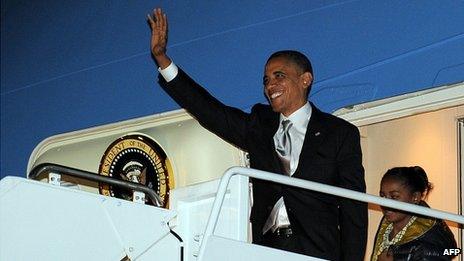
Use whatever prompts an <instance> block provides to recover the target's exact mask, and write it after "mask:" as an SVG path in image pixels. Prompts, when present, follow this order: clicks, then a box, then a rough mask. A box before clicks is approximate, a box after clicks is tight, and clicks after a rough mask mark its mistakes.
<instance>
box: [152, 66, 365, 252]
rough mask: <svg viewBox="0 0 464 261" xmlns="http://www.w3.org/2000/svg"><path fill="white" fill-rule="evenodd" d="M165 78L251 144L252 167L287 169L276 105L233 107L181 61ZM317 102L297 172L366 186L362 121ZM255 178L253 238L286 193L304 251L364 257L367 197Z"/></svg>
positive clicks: (231, 138)
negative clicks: (277, 141) (278, 143)
mask: <svg viewBox="0 0 464 261" xmlns="http://www.w3.org/2000/svg"><path fill="white" fill-rule="evenodd" d="M159 79H160V84H161V86H162V87H163V88H164V90H165V91H166V92H167V93H168V94H169V95H170V96H171V97H172V98H173V99H174V100H175V101H176V102H177V103H178V104H179V105H181V106H182V107H183V108H185V109H186V110H187V111H188V112H189V113H191V114H192V115H193V116H194V117H195V118H196V119H197V120H198V121H199V122H200V124H201V125H202V126H203V127H205V128H206V129H208V130H210V131H211V132H213V133H215V134H216V135H218V136H220V137H221V138H222V139H224V140H226V141H228V142H230V143H232V144H234V145H235V146H237V147H239V148H240V149H242V150H244V151H247V152H248V153H249V155H250V165H251V167H252V168H255V169H259V170H264V171H269V172H274V173H284V172H283V168H282V164H281V162H280V160H279V159H278V157H277V154H276V151H275V147H274V141H273V136H274V134H275V132H276V131H277V128H278V125H279V114H278V113H275V112H273V111H272V108H271V107H270V106H269V105H263V104H256V105H255V106H254V107H253V108H252V111H251V113H245V112H243V111H241V110H239V109H237V108H233V107H228V106H226V105H224V104H222V103H221V102H219V101H218V100H217V99H215V98H214V97H213V96H211V95H210V94H209V93H208V92H207V91H206V90H205V89H203V88H202V87H201V86H199V85H198V84H197V83H195V82H194V81H193V80H192V79H191V78H190V77H189V76H188V75H187V74H186V73H185V72H183V71H182V70H180V69H179V74H178V75H177V76H176V78H174V79H173V80H172V81H170V82H169V83H166V81H164V79H163V78H162V77H159ZM238 95H240V94H238ZM311 106H312V108H313V111H312V116H311V118H310V121H309V124H308V128H307V131H306V136H305V140H304V143H303V148H302V151H301V154H300V159H299V163H298V167H297V169H296V171H295V173H294V175H293V177H296V178H301V179H306V180H311V181H316V182H321V183H325V184H329V185H335V186H340V187H343V188H347V189H352V190H356V191H360V192H365V182H364V169H363V167H362V163H361V160H362V159H361V158H362V156H361V147H360V137H359V131H358V129H357V128H356V127H355V126H353V125H351V124H350V123H348V122H346V121H344V120H342V119H339V118H337V117H335V116H332V115H330V114H327V113H323V112H321V111H320V110H318V109H317V108H316V107H315V106H314V105H313V104H311ZM252 182H253V197H254V200H253V201H254V205H253V208H252V212H251V218H250V219H251V222H252V225H253V242H254V243H257V244H259V243H260V242H261V240H262V232H261V231H262V228H263V225H264V223H265V221H266V219H267V217H268V216H269V214H270V211H271V210H272V208H273V207H274V204H275V203H276V202H277V200H278V199H279V198H280V197H281V196H283V197H284V201H285V206H286V208H287V213H288V215H289V219H290V223H291V224H292V227H293V226H297V227H298V228H299V229H300V230H301V231H300V232H301V233H303V234H304V235H305V236H306V239H307V240H305V242H304V247H305V249H306V250H307V251H306V252H305V254H307V255H311V256H316V257H321V258H326V259H331V260H349V261H352V260H362V259H363V257H364V251H365V245H366V237H367V204H365V203H362V202H356V201H352V200H348V199H343V198H338V197H334V196H331V195H327V194H322V193H317V192H312V191H306V190H303V189H296V188H292V187H287V186H280V185H278V184H275V183H270V182H266V181H261V180H253V181H252Z"/></svg>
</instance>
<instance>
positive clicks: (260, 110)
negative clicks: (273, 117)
mask: <svg viewBox="0 0 464 261" xmlns="http://www.w3.org/2000/svg"><path fill="white" fill-rule="evenodd" d="M251 113H252V114H273V113H274V111H273V110H272V107H271V106H270V105H267V104H262V103H257V104H255V105H253V107H252V108H251Z"/></svg>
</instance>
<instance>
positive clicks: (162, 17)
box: [148, 8, 171, 69]
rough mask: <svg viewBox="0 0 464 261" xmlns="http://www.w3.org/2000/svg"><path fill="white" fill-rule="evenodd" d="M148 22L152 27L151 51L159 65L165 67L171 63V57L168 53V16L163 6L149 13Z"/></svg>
mask: <svg viewBox="0 0 464 261" xmlns="http://www.w3.org/2000/svg"><path fill="white" fill-rule="evenodd" d="M148 22H149V23H150V27H151V53H152V54H153V57H154V58H155V61H156V63H157V64H158V66H159V67H160V68H161V69H165V68H166V67H168V66H169V64H171V59H170V58H169V56H167V54H166V46H167V43H168V18H167V16H166V14H164V13H163V11H162V10H161V8H156V9H154V10H153V14H151V15H150V14H149V15H148Z"/></svg>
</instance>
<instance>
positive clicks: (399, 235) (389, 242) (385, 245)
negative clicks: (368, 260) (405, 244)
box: [372, 216, 417, 261]
mask: <svg viewBox="0 0 464 261" xmlns="http://www.w3.org/2000/svg"><path fill="white" fill-rule="evenodd" d="M416 219H417V217H416V216H412V217H411V218H410V219H409V221H408V223H407V224H406V226H404V227H403V228H402V229H401V230H400V232H398V233H397V234H396V235H395V237H393V238H392V240H390V239H388V237H389V236H390V233H391V232H392V230H393V223H390V224H389V225H388V226H387V228H386V229H385V232H384V233H383V235H382V243H381V244H380V247H379V250H378V251H377V253H376V254H375V256H374V258H373V259H372V260H373V261H375V260H377V258H378V257H379V255H380V254H382V252H383V251H384V250H385V249H388V248H389V247H390V246H392V245H396V243H398V242H399V241H400V240H401V239H402V238H403V236H404V234H405V233H406V230H407V229H408V227H410V226H411V225H412V223H414V221H415V220H416Z"/></svg>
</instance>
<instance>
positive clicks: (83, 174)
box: [29, 163, 163, 207]
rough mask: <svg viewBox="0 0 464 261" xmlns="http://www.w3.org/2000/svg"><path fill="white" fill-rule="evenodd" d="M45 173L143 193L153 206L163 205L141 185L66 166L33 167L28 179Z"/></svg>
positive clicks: (153, 192) (150, 190)
mask: <svg viewBox="0 0 464 261" xmlns="http://www.w3.org/2000/svg"><path fill="white" fill-rule="evenodd" d="M47 172H53V173H58V174H61V175H68V176H73V177H78V178H83V179H87V180H91V181H97V182H102V183H106V184H109V185H112V186H117V187H121V188H125V189H131V190H135V191H140V192H144V193H146V194H147V195H148V197H149V198H150V200H151V201H152V202H153V204H155V206H157V207H161V206H162V205H163V204H162V202H163V201H162V200H161V198H160V196H159V195H158V194H157V193H156V192H155V191H154V190H153V189H151V188H149V187H147V186H145V185H142V184H140V183H135V182H131V181H125V180H119V179H115V178H113V177H109V176H102V175H98V174H96V173H93V172H89V171H85V170H80V169H75V168H71V167H66V166H62V165H59V164H54V163H42V164H39V165H37V166H35V167H34V168H33V169H32V170H31V172H29V178H30V179H35V180H36V179H37V178H38V177H39V176H40V175H42V174H43V173H47Z"/></svg>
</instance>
